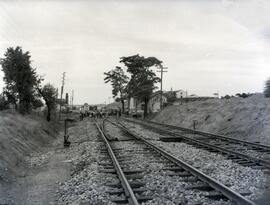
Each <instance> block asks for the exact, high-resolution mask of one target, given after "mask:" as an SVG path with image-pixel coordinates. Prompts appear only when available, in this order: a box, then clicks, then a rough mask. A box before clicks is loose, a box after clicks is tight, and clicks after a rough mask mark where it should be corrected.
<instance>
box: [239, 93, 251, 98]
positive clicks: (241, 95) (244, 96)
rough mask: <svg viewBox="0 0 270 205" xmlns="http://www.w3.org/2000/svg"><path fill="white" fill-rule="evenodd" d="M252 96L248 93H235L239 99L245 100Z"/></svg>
mask: <svg viewBox="0 0 270 205" xmlns="http://www.w3.org/2000/svg"><path fill="white" fill-rule="evenodd" d="M251 95H252V94H250V93H242V94H241V93H237V94H236V96H238V97H240V98H247V97H249V96H251Z"/></svg>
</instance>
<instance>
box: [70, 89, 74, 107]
mask: <svg viewBox="0 0 270 205" xmlns="http://www.w3.org/2000/svg"><path fill="white" fill-rule="evenodd" d="M73 99H74V90H72V95H71V109H72V110H73Z"/></svg>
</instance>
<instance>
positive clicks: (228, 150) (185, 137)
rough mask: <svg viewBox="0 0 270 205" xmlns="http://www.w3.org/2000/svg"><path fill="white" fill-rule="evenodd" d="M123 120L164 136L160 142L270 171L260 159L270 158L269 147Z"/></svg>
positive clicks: (157, 124) (164, 125) (269, 165)
mask: <svg viewBox="0 0 270 205" xmlns="http://www.w3.org/2000/svg"><path fill="white" fill-rule="evenodd" d="M124 120H126V121H128V122H132V123H136V124H139V125H142V126H143V127H145V128H147V129H150V130H152V131H154V132H157V133H159V134H162V135H164V134H166V137H164V138H163V139H162V140H168V141H169V140H175V141H183V142H185V143H187V144H191V145H193V146H195V147H197V148H201V149H205V150H207V151H210V152H216V153H220V154H222V155H224V156H225V157H226V158H227V159H231V160H233V161H234V162H236V163H238V164H240V165H242V166H248V167H252V168H254V169H270V160H268V159H267V158H263V157H262V155H263V154H262V153H264V157H265V156H266V157H270V146H267V145H261V144H258V143H253V142H249V141H244V140H238V139H234V138H230V137H226V136H222V135H216V134H212V133H207V132H201V131H197V130H191V129H187V128H182V127H177V126H173V125H168V124H162V123H156V122H153V121H142V120H134V119H130V118H124ZM168 136H171V137H173V138H171V137H168ZM236 150H237V151H236ZM250 151H251V152H250ZM254 154H255V156H254ZM269 159H270V158H269Z"/></svg>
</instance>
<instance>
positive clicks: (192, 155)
mask: <svg viewBox="0 0 270 205" xmlns="http://www.w3.org/2000/svg"><path fill="white" fill-rule="evenodd" d="M128 124H130V125H131V126H129V128H130V129H131V130H132V131H135V132H136V133H138V134H139V135H140V136H145V135H148V136H147V137H148V138H149V136H151V137H150V138H151V139H157V138H159V137H160V136H159V135H158V134H156V133H154V132H151V131H149V130H148V131H145V130H144V129H143V128H142V127H141V126H139V125H134V124H132V123H128V122H126V123H125V125H128ZM149 132H151V134H150V133H149ZM153 143H155V144H157V145H159V146H160V147H162V148H164V149H165V150H167V151H168V152H170V153H171V154H173V155H175V156H176V157H178V158H179V159H182V160H183V161H185V162H187V163H189V164H191V165H193V166H195V167H199V169H200V170H201V171H203V172H204V173H206V174H207V175H209V176H211V177H213V178H214V179H216V180H218V181H220V182H221V183H223V184H225V185H227V186H229V187H230V188H232V189H233V190H235V191H238V192H241V191H244V192H246V191H250V192H252V194H251V195H250V196H249V198H251V199H257V198H260V197H261V196H262V195H263V193H264V191H266V190H268V189H269V188H270V183H269V179H270V178H269V174H267V172H264V171H262V170H255V169H252V168H249V167H243V166H241V165H239V164H237V163H234V162H233V161H231V160H227V159H226V158H225V157H223V156H221V155H219V154H215V153H211V152H208V151H205V150H202V149H197V148H194V147H193V146H191V145H187V144H185V143H165V142H161V141H157V140H154V141H153Z"/></svg>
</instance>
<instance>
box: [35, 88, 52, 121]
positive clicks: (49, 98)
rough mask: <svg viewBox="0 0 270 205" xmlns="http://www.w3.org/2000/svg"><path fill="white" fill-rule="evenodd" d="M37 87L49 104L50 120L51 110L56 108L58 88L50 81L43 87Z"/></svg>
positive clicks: (48, 119) (48, 113)
mask: <svg viewBox="0 0 270 205" xmlns="http://www.w3.org/2000/svg"><path fill="white" fill-rule="evenodd" d="M37 89H38V91H39V93H40V95H41V96H42V97H43V99H44V101H45V104H46V106H47V121H50V120H51V112H52V111H53V110H54V109H55V108H56V102H57V89H56V88H55V87H54V86H53V85H51V84H49V83H48V84H46V85H44V86H43V87H42V88H39V87H37Z"/></svg>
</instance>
